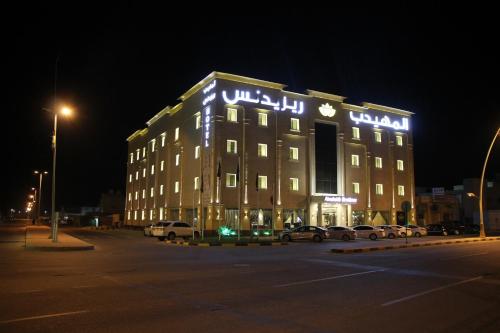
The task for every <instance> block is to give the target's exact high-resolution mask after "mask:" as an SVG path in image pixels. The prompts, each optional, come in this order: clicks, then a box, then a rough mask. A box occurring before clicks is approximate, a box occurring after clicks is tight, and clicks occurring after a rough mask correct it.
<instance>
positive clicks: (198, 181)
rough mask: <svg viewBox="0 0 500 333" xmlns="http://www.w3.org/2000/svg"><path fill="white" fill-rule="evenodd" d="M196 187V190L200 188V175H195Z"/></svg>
mask: <svg viewBox="0 0 500 333" xmlns="http://www.w3.org/2000/svg"><path fill="white" fill-rule="evenodd" d="M194 189H195V190H199V189H200V177H194Z"/></svg>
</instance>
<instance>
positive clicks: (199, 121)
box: [195, 113, 201, 129]
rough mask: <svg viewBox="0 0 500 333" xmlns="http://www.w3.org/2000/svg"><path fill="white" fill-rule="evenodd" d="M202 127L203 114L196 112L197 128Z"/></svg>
mask: <svg viewBox="0 0 500 333" xmlns="http://www.w3.org/2000/svg"><path fill="white" fill-rule="evenodd" d="M200 127H201V114H199V113H198V114H196V118H195V128H196V129H198V128H200Z"/></svg>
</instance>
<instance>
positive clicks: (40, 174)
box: [33, 170, 48, 223]
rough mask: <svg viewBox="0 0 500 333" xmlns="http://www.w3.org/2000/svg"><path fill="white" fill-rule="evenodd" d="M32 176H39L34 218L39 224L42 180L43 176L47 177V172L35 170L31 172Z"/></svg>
mask: <svg viewBox="0 0 500 333" xmlns="http://www.w3.org/2000/svg"><path fill="white" fill-rule="evenodd" d="M33 174H35V175H39V177H38V178H40V179H39V185H38V201H37V207H36V208H37V213H36V218H37V220H38V223H40V206H41V205H42V178H43V175H47V174H48V172H47V171H38V170H35V171H34V172H33Z"/></svg>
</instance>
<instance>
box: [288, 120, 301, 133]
mask: <svg viewBox="0 0 500 333" xmlns="http://www.w3.org/2000/svg"><path fill="white" fill-rule="evenodd" d="M290 129H291V130H292V131H297V132H298V131H300V122H299V119H298V118H291V119H290Z"/></svg>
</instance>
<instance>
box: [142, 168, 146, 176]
mask: <svg viewBox="0 0 500 333" xmlns="http://www.w3.org/2000/svg"><path fill="white" fill-rule="evenodd" d="M144 177H146V168H144V169H142V178H144Z"/></svg>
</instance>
